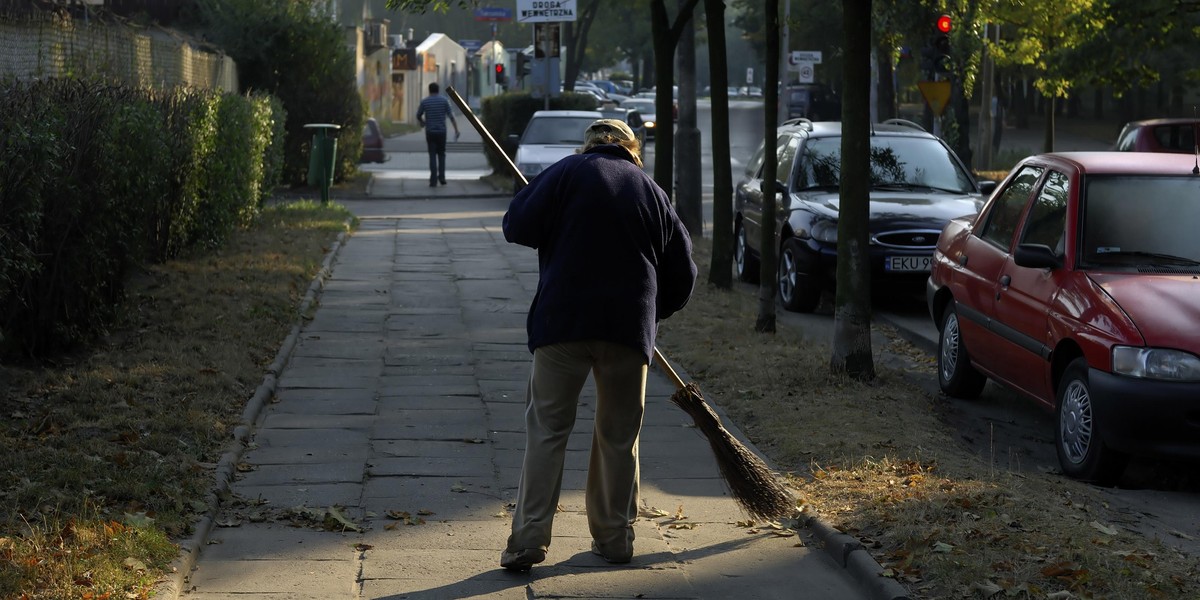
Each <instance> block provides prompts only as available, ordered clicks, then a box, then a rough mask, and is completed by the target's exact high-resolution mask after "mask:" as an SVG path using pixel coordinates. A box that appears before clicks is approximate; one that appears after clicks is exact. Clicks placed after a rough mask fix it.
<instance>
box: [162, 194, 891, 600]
mask: <svg viewBox="0 0 1200 600" xmlns="http://www.w3.org/2000/svg"><path fill="white" fill-rule="evenodd" d="M448 179H449V177H448ZM397 181H400V182H401V184H399V185H398V186H397V187H395V188H392V191H393V192H394V194H395V195H389V196H387V197H388V198H394V199H388V200H382V199H374V198H368V199H354V200H346V201H344V203H345V204H346V205H347V206H348V207H349V208H350V209H351V210H352V211H353V212H354V213H355V214H356V215H357V216H359V217H360V218H361V219H362V223H361V226H360V228H359V229H358V231H357V232H355V233H354V235H353V236H351V237H349V238H348V239H347V240H346V241H345V243H343V244H341V245H340V249H339V250H338V251H337V254H336V256H335V258H334V260H333V262H332V268H331V273H330V275H329V276H328V278H327V280H326V281H325V283H324V289H323V291H322V292H321V294H320V296H319V308H318V309H317V310H316V311H315V313H313V315H312V319H311V321H309V322H307V323H306V324H305V325H304V327H303V329H302V330H301V333H300V335H299V336H298V341H297V342H296V344H295V346H294V349H292V350H291V352H290V355H289V357H288V362H287V366H286V368H285V369H284V370H283V371H282V372H281V373H280V374H279V378H278V382H277V385H276V387H275V394H274V401H273V402H271V403H269V404H267V405H266V407H265V408H264V410H263V412H262V414H261V415H260V416H259V418H258V419H257V426H256V428H255V431H254V434H253V437H252V443H251V444H250V445H249V447H248V448H247V449H246V451H245V453H244V455H243V456H242V457H241V461H240V463H239V464H238V468H237V469H236V470H237V471H238V473H239V474H238V476H237V477H236V480H235V481H234V482H233V483H232V484H231V492H232V493H231V494H229V495H228V497H227V498H225V499H224V501H223V502H222V510H221V512H220V514H219V515H218V517H217V519H216V525H217V527H216V528H214V529H213V530H212V532H211V535H209V536H207V537H206V538H205V540H204V542H203V543H202V544H201V552H200V555H199V557H198V559H197V562H196V564H195V568H194V570H192V572H191V573H190V574H189V576H188V577H189V578H188V581H187V583H186V585H185V590H184V593H183V596H184V597H187V598H193V599H196V600H219V599H233V598H239V599H240V598H246V597H253V598H266V599H272V598H300V599H306V598H307V599H330V598H380V599H382V598H387V599H398V598H512V599H514V600H518V599H521V600H524V599H527V598H671V599H676V598H711V599H719V598H745V599H755V598H762V599H768V598H770V599H776V598H777V599H783V598H788V599H792V598H819V599H832V600H837V599H857V598H899V597H903V593H902V590H901V593H899V594H898V593H897V589H898V585H897V584H895V582H894V581H892V580H890V579H884V578H879V577H877V576H876V573H877V572H878V565H877V564H876V563H875V562H874V561H873V560H871V559H870V557H869V556H868V555H867V554H866V552H865V551H863V550H861V549H860V547H859V546H858V545H857V542H856V541H855V540H853V539H852V538H849V537H848V536H844V535H841V534H839V533H838V532H836V531H833V530H830V529H828V528H826V527H824V526H823V525H822V524H821V523H820V522H819V521H815V522H813V523H812V524H811V525H810V527H808V528H801V529H800V530H799V531H798V532H795V533H794V534H789V532H779V531H776V530H773V529H771V528H769V527H763V526H762V525H763V524H761V523H760V524H759V526H758V527H752V526H748V525H747V524H746V523H744V522H743V523H740V524H739V521H744V520H745V519H747V517H746V516H745V515H743V514H742V513H741V512H740V511H739V509H738V508H737V506H736V504H735V503H734V502H733V501H732V500H731V499H730V498H729V496H728V493H727V491H726V489H725V486H724V483H723V482H722V480H721V478H720V475H719V473H718V470H717V466H716V464H715V461H714V459H713V457H712V453H711V451H710V450H709V448H708V445H707V442H706V441H705V440H704V438H703V437H702V436H701V435H700V434H699V433H698V431H697V430H696V429H695V428H694V427H691V426H690V423H689V421H690V419H689V417H688V416H687V415H686V414H685V413H684V412H682V411H681V410H679V409H678V408H676V407H674V405H672V404H671V403H670V401H669V397H670V395H671V394H672V392H673V391H674V390H673V388H672V386H671V384H670V383H669V382H668V381H667V379H666V378H665V376H664V375H663V374H662V373H661V372H660V371H659V370H657V369H652V370H651V375H650V380H649V383H648V392H647V409H646V419H645V427H644V430H643V435H642V446H641V461H642V462H641V465H642V479H641V481H642V502H643V505H644V507H643V513H642V518H641V519H639V520H638V521H637V523H636V524H635V531H636V534H637V539H636V541H635V556H634V559H633V562H632V563H631V564H629V565H621V566H616V565H610V564H608V563H606V562H604V561H603V560H602V559H600V558H599V557H596V556H594V555H592V554H591V553H590V552H589V548H590V536H589V534H588V531H587V524H586V517H585V515H584V502H583V493H582V491H583V484H584V480H585V470H586V468H587V459H588V457H587V454H588V448H589V443H590V436H591V429H592V418H593V414H594V413H593V407H594V398H595V390H594V387H593V386H592V385H591V383H589V385H588V387H587V388H586V389H585V391H584V395H583V398H582V399H581V406H580V411H579V421H578V423H577V426H576V430H575V433H573V434H572V437H571V441H570V444H569V451H568V459H567V467H566V472H565V475H564V483H563V490H564V491H563V496H562V501H561V504H562V510H561V512H560V513H559V515H558V517H557V519H556V521H555V525H556V526H555V532H554V541H553V544H552V545H551V547H550V549H549V553H548V556H547V559H546V562H545V563H543V564H542V565H538V566H535V567H534V568H533V570H532V571H531V572H529V573H525V574H515V573H510V572H507V571H504V570H502V569H500V567H499V558H500V552H501V550H502V549H503V548H504V545H505V541H506V538H507V536H508V533H509V528H510V524H511V510H512V503H513V501H514V500H515V494H516V491H515V488H516V485H517V480H518V477H519V471H520V464H521V458H522V454H523V447H524V421H523V410H524V394H525V386H526V381H527V378H528V370H529V366H530V360H531V355H530V353H529V351H528V350H527V348H526V346H525V341H526V334H525V313H526V311H527V309H528V305H529V302H530V299H531V298H532V295H533V292H534V290H535V286H536V284H537V277H538V275H537V257H536V254H535V253H534V252H533V251H532V250H529V249H527V248H523V247H520V246H515V245H512V244H508V243H506V242H505V241H504V238H503V234H502V232H501V231H500V222H501V217H502V215H503V214H504V211H505V209H506V208H507V204H508V198H507V197H505V196H498V195H495V194H494V193H493V192H492V191H491V190H490V188H489V187H487V186H486V185H485V184H483V183H482V182H480V181H478V180H477V179H476V180H471V179H470V178H458V179H455V181H457V182H459V185H461V186H462V187H463V190H462V192H463V193H461V194H456V195H454V196H451V195H449V194H447V193H445V192H450V191H452V190H451V188H450V186H447V187H446V188H441V187H439V188H436V194H437V196H439V197H437V198H431V197H430V196H431V195H430V194H429V193H428V192H429V190H430V188H428V187H427V183H426V187H424V189H422V187H421V186H419V185H415V184H416V183H425V182H424V181H422V180H421V179H416V180H409V179H407V178H400V179H397ZM410 182H412V183H413V185H408V183H410ZM443 190H444V191H445V192H443ZM455 190H456V191H457V189H455ZM727 425H729V426H730V428H731V430H733V431H734V432H735V433H736V428H735V427H733V426H732V424H729V423H728V422H727ZM738 435H739V437H740V434H738ZM743 440H744V438H743ZM328 528H332V529H335V531H328V530H327V529H328Z"/></svg>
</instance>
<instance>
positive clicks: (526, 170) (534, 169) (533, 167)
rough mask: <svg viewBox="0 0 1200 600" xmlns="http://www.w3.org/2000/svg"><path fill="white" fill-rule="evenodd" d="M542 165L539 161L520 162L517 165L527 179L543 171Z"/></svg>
mask: <svg viewBox="0 0 1200 600" xmlns="http://www.w3.org/2000/svg"><path fill="white" fill-rule="evenodd" d="M542 168H543V167H542V165H539V164H538V163H520V164H518V165H517V170H519V171H521V173H522V174H523V175H525V176H526V179H529V178H532V177H533V176H534V175H537V174H538V173H541V172H542Z"/></svg>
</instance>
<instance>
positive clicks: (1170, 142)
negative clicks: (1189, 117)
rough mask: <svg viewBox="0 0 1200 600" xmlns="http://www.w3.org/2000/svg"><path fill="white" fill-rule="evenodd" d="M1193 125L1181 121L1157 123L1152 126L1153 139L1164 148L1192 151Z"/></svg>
mask: <svg viewBox="0 0 1200 600" xmlns="http://www.w3.org/2000/svg"><path fill="white" fill-rule="evenodd" d="M1195 127H1196V126H1195V125H1192V124H1191V123H1181V124H1176V125H1158V126H1156V127H1155V128H1154V130H1153V131H1154V139H1155V141H1157V142H1158V145H1159V146H1161V147H1162V148H1163V149H1164V150H1173V151H1176V152H1192V151H1193V150H1195V146H1196V136H1195V135H1194V133H1195V130H1196V129H1195Z"/></svg>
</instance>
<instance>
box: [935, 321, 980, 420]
mask: <svg viewBox="0 0 1200 600" xmlns="http://www.w3.org/2000/svg"><path fill="white" fill-rule="evenodd" d="M939 325H940V327H939V328H938V331H940V332H941V333H940V335H938V353H937V374H938V386H939V387H940V388H942V393H944V394H946V395H947V396H950V397H953V398H963V399H972V398H978V397H979V394H980V393H981V392H983V386H984V384H986V383H987V377H985V376H984V375H983V373H980V372H979V371H976V370H975V367H974V366H972V365H971V355H970V354H969V353H968V352H967V346H966V345H965V344H964V343H963V339H962V330H961V329H960V328H959V323H958V310H957V309H956V308H955V303H954V302H951V303H950V304H949V305H947V306H946V310H945V311H943V312H942V322H941V323H939Z"/></svg>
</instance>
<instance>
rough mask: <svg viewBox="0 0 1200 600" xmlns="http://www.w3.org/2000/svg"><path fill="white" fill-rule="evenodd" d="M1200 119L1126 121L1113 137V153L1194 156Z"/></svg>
mask: <svg viewBox="0 0 1200 600" xmlns="http://www.w3.org/2000/svg"><path fill="white" fill-rule="evenodd" d="M1197 130H1200V119H1190V118H1174V119H1147V120H1144V121H1130V122H1129V123H1126V124H1125V126H1124V127H1122V128H1121V133H1119V134H1118V135H1117V143H1116V144H1115V145H1114V146H1113V149H1114V150H1119V151H1121V152H1174V153H1177V154H1193V153H1195V152H1196V139H1197V136H1196V132H1197Z"/></svg>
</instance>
